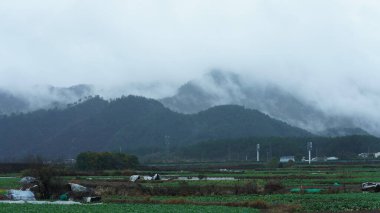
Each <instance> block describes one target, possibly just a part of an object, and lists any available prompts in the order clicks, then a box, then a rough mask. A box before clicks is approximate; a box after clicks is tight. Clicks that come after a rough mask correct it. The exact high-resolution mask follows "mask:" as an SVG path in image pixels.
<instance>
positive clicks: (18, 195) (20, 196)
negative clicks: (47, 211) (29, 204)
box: [7, 189, 36, 201]
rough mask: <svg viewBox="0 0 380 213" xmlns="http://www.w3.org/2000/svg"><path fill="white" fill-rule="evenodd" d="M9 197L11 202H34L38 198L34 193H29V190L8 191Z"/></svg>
mask: <svg viewBox="0 0 380 213" xmlns="http://www.w3.org/2000/svg"><path fill="white" fill-rule="evenodd" d="M7 197H8V198H9V199H10V200H23V201H34V200H36V198H35V197H34V193H33V192H31V191H29V190H26V191H22V190H14V189H11V190H9V191H8V195H7Z"/></svg>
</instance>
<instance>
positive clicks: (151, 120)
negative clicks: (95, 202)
mask: <svg viewBox="0 0 380 213" xmlns="http://www.w3.org/2000/svg"><path fill="white" fill-rule="evenodd" d="M0 126H1V127H2V128H0V146H1V148H2V149H1V150H0V156H1V157H2V158H4V159H7V158H9V157H12V158H15V157H18V158H22V157H24V156H25V155H27V154H28V153H34V154H38V155H42V156H44V157H49V158H68V157H74V156H76V155H77V154H79V153H80V152H83V151H115V150H119V149H120V148H121V149H122V150H128V152H131V151H133V152H134V153H135V154H139V155H140V156H141V155H152V154H153V155H154V154H157V155H156V156H158V155H160V154H161V153H163V152H167V151H168V152H173V151H174V150H176V149H177V148H178V147H181V146H184V145H186V144H189V143H197V142H200V141H204V140H210V139H222V138H242V137H270V136H278V137H283V136H284V137H290V136H299V137H301V136H310V135H311V134H310V133H308V132H307V131H305V130H302V129H299V128H295V127H292V126H290V125H288V124H286V123H284V122H281V121H278V120H275V119H272V118H270V117H269V116H267V115H265V114H263V113H261V112H259V111H257V110H251V109H246V108H244V107H241V106H232V105H231V106H219V107H214V108H211V109H208V110H206V111H203V112H200V113H198V114H193V115H185V114H180V113H176V112H173V111H171V110H169V109H167V108H165V107H164V106H163V105H162V104H161V103H160V102H158V101H156V100H153V99H146V98H143V97H136V96H128V97H122V98H118V99H115V100H111V101H106V100H103V99H102V98H100V97H93V98H89V99H87V100H85V101H84V102H81V103H77V104H75V105H72V106H70V107H68V108H66V109H51V110H39V111H35V112H30V113H26V114H18V115H9V116H1V117H0ZM165 144H170V147H167V146H166V145H165ZM20 150H22V151H20ZM32 150H33V151H32ZM57 153H59V155H58V156H57ZM131 153H132V152H131ZM160 156H161V157H158V158H161V160H162V158H163V157H162V154H161V155H160ZM164 157H167V156H164Z"/></svg>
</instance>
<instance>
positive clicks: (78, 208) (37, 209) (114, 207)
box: [0, 204, 259, 213]
mask: <svg viewBox="0 0 380 213" xmlns="http://www.w3.org/2000/svg"><path fill="white" fill-rule="evenodd" d="M0 212H28V213H45V212H46V213H50V212H55V213H60V212H62V213H67V212H72V213H80V212H91V213H98V212H99V213H103V212H115V213H117V212H120V213H122V212H123V213H124V212H206V213H207V212H231V213H235V212H236V213H238V212H252V213H255V212H259V211H258V210H255V209H252V208H237V207H226V206H191V205H158V204H157V205H152V204H106V205H70V206H66V205H30V204H23V205H21V204H16V205H10V204H0Z"/></svg>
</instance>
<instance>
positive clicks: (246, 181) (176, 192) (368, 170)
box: [0, 164, 380, 212]
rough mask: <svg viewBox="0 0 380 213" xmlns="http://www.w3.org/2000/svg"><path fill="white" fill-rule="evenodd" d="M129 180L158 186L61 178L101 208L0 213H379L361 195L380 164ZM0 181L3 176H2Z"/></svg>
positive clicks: (200, 171)
mask: <svg viewBox="0 0 380 213" xmlns="http://www.w3.org/2000/svg"><path fill="white" fill-rule="evenodd" d="M144 168H145V169H141V170H139V171H128V173H131V174H138V175H141V176H143V175H153V174H155V173H158V174H160V175H161V178H162V180H158V181H147V180H138V181H136V183H132V182H130V181H129V175H123V174H122V173H123V172H120V174H117V175H115V173H116V172H115V171H109V172H108V171H106V172H103V173H102V174H100V175H81V176H78V175H76V176H62V178H63V179H64V180H66V181H69V182H74V183H78V184H81V185H84V186H87V187H90V188H93V189H94V190H95V192H96V193H97V194H99V195H101V196H102V202H103V204H100V205H80V206H54V205H29V204H25V205H24V204H22V205H20V204H14V205H10V204H0V211H2V212H3V211H4V212H12V211H15V212H23V211H24V209H25V210H28V211H27V212H51V211H56V212H105V211H107V212H108V211H112V212H125V211H128V212H147V211H151V210H154V211H158V212H264V211H265V212H346V211H350V212H355V211H357V212H360V211H370V210H380V194H379V193H368V192H362V191H361V183H363V182H377V181H378V182H380V164H356V165H348V164H347V165H334V164H329V165H325V164H323V165H322V164H321V165H312V166H309V165H305V164H295V165H289V167H285V168H268V167H266V166H265V165H261V166H255V168H251V169H246V168H244V169H242V168H236V167H234V168H233V169H230V168H227V169H226V168H224V167H223V165H221V167H220V168H219V169H218V168H215V167H214V166H210V167H209V168H207V166H203V167H202V168H191V169H188V170H182V169H178V170H176V169H175V168H172V167H171V169H169V170H168V169H165V168H164V167H154V168H153V167H152V168H150V167H144ZM2 176H4V177H6V176H7V174H2ZM12 176H16V177H11V178H0V193H5V191H6V190H7V189H11V188H18V187H19V183H18V181H19V180H20V177H21V174H12Z"/></svg>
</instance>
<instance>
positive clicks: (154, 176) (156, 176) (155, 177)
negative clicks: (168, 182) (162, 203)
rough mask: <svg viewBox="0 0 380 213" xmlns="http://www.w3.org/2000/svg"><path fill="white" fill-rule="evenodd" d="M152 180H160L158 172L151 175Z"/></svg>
mask: <svg viewBox="0 0 380 213" xmlns="http://www.w3.org/2000/svg"><path fill="white" fill-rule="evenodd" d="M153 180H161V177H160V175H159V174H155V175H153Z"/></svg>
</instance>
